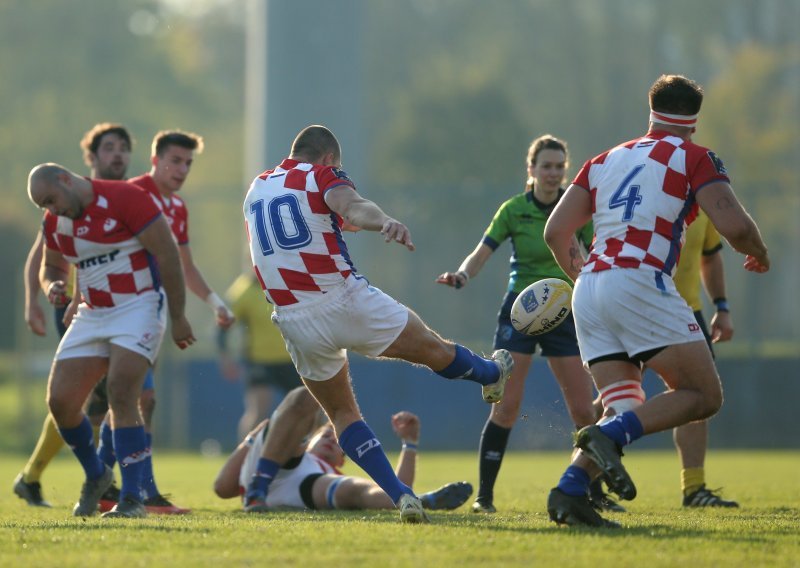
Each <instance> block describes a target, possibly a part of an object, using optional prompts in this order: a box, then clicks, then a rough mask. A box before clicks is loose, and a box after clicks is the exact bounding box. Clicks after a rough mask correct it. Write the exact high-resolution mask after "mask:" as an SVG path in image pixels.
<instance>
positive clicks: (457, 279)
mask: <svg viewBox="0 0 800 568" xmlns="http://www.w3.org/2000/svg"><path fill="white" fill-rule="evenodd" d="M436 282H437V284H445V285H447V286H452V287H453V288H455V289H456V290H458V289H459V288H463V287H464V286H465V285H466V283H467V282H469V274H467V273H466V272H464V271H463V270H459V271H458V272H445V273H443V274H440V275H439V276H438V277H437V278H436Z"/></svg>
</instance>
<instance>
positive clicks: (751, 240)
mask: <svg viewBox="0 0 800 568" xmlns="http://www.w3.org/2000/svg"><path fill="white" fill-rule="evenodd" d="M697 203H698V204H699V205H700V207H701V208H702V209H703V211H705V212H706V214H707V215H708V218H709V219H711V222H712V223H713V224H714V226H715V227H716V228H717V230H718V231H719V233H720V234H721V235H722V236H723V237H725V239H726V240H727V241H728V242H729V243H730V244H731V246H732V247H733V249H734V250H736V251H737V252H740V253H742V254H744V255H745V256H746V258H745V263H744V267H745V269H746V270H749V271H751V272H766V271H767V270H769V266H770V260H769V255H768V253H767V245H766V244H764V240H763V239H762V238H761V233H760V232H759V230H758V226H757V225H756V224H755V221H753V219H752V217H750V215H749V214H748V213H747V211H745V209H744V207H742V205H741V203H739V200H738V199H736V195H735V194H734V193H733V189H732V188H731V186H730V184H728V183H726V182H722V181H720V182H714V183H711V184H708V185H706V186H705V187H703V188H702V189H701V190H700V191H698V192H697Z"/></svg>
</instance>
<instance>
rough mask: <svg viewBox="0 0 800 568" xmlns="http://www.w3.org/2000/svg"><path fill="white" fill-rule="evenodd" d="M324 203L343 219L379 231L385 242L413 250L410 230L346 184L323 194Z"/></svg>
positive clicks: (356, 225) (368, 229)
mask: <svg viewBox="0 0 800 568" xmlns="http://www.w3.org/2000/svg"><path fill="white" fill-rule="evenodd" d="M325 203H327V204H328V207H330V208H331V210H333V211H334V212H335V213H336V214H338V215H340V216H341V217H342V218H343V219H344V221H345V222H346V223H348V224H350V225H353V226H355V227H360V228H361V229H365V230H367V231H380V233H381V234H382V235H383V237H384V239H385V240H386V242H387V243H388V242H390V241H396V242H398V243H400V244H401V245H403V246H405V247H406V248H407V249H408V250H411V251H413V250H414V248H415V247H414V243H413V242H412V241H411V232H410V231H409V230H408V227H406V226H405V225H404V224H403V223H401V222H400V221H398V220H396V219H393V218H392V217H389V216H388V215H387V214H386V213H384V212H383V210H382V209H381V208H380V207H378V205H377V204H376V203H375V202H373V201H370V200H369V199H365V198H364V197H362V196H361V195H359V194H358V192H356V191H355V190H354V189H352V188H351V187H347V186H341V187H335V188H333V189H331V190H330V191H328V192H327V193H326V194H325Z"/></svg>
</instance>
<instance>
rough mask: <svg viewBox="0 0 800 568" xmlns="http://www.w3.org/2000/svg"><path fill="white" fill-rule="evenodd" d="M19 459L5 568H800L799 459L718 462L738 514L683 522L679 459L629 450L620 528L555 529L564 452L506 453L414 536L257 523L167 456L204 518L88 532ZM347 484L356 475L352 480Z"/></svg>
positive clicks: (320, 519)
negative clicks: (550, 506)
mask: <svg viewBox="0 0 800 568" xmlns="http://www.w3.org/2000/svg"><path fill="white" fill-rule="evenodd" d="M24 459H25V458H24V456H22V455H8V454H6V455H2V456H0V480H4V481H2V485H0V487H2V488H3V490H2V491H0V566H48V567H52V566H58V567H68V566H110V565H115V566H120V565H122V566H152V567H156V566H270V565H271V566H299V565H306V566H314V565H329V566H346V567H350V566H367V565H368V566H373V567H382V566H417V567H422V566H457V565H458V566H522V565H526V566H531V565H534V566H568V567H572V566H602V565H613V566H614V567H615V568H616V567H623V566H638V567H642V566H644V567H646V568H653V567H656V566H685V567H687V568H688V567H692V568H694V567H697V566H725V567H726V568H729V567H734V566H748V567H751V566H800V475H799V474H798V470H799V469H800V452H721V451H717V452H713V453H712V454H711V456H710V459H709V460H708V463H707V466H706V467H707V472H708V476H709V481H710V482H711V485H712V486H716V485H723V486H724V488H725V491H724V494H725V495H726V496H728V497H732V498H736V499H738V500H739V501H740V502H741V504H742V508H741V509H734V510H684V509H682V508H681V507H680V499H679V487H678V463H677V458H676V457H675V454H674V453H673V452H639V453H637V452H636V451H635V450H634V451H631V453H630V455H629V456H628V457H626V464H627V466H628V468H629V470H630V472H631V474H632V475H633V477H634V479H635V480H636V482H637V485H638V488H639V497H638V498H637V499H636V500H635V501H633V502H631V503H630V504H629V512H628V513H626V514H616V515H613V516H612V517H613V518H614V519H616V520H618V521H619V522H621V523H623V525H624V528H623V529H622V530H608V529H594V530H590V529H571V528H558V527H556V526H555V525H554V524H553V523H551V522H550V521H549V520H548V518H547V513H546V512H545V510H544V503H545V499H546V495H547V491H548V490H549V489H550V487H552V486H553V485H554V483H555V482H556V480H557V479H558V476H559V474H560V473H561V471H562V469H563V467H564V465H565V461H566V459H567V453H566V452H564V453H515V454H509V455H508V456H507V457H506V461H505V462H504V464H503V470H502V472H501V475H500V480H499V482H498V487H497V491H496V497H495V503H496V505H497V506H498V509H499V513H498V514H496V515H493V516H478V515H475V514H472V513H470V512H469V511H468V509H467V507H466V506H465V507H462V508H461V509H459V510H457V511H453V512H445V513H437V512H435V513H434V514H433V515H432V517H433V522H432V524H430V525H421V526H404V525H400V524H399V522H398V517H397V513H396V512H394V511H386V512H377V511H366V512H365V511H361V512H345V511H342V512H339V511H336V512H325V513H314V512H297V513H289V512H277V513H272V514H269V515H265V516H250V515H245V514H244V513H242V512H240V508H239V504H238V502H236V501H233V500H231V501H222V500H220V499H217V498H216V497H215V496H214V495H213V494H212V492H211V483H212V480H213V478H214V476H215V474H216V471H217V469H218V467H219V466H220V465H221V463H222V460H223V458H222V457H215V458H208V457H202V456H199V455H193V454H159V455H157V458H156V473H157V477H158V480H159V485H160V487H161V489H162V490H163V491H170V492H172V493H173V496H174V500H175V501H176V502H177V503H178V504H180V505H184V506H189V507H192V508H193V509H194V511H193V513H192V514H191V515H189V516H185V517H172V518H169V517H155V516H151V517H149V518H147V519H140V520H121V519H114V520H102V519H99V518H91V519H88V520H81V519H75V518H73V517H71V516H70V511H71V506H72V504H73V502H74V500H75V499H76V497H77V495H78V491H79V487H80V483H81V480H82V475H81V471H80V469H79V466H78V464H77V461H75V460H74V459H72V458H71V456H68V455H67V454H63V455H61V456H59V458H57V459H56V461H55V462H54V463H53V464H52V465H51V467H50V469H49V470H48V471H47V472H46V473H45V477H44V479H43V487H44V494H45V497H46V498H48V499H49V500H50V501H51V502H52V503H53V505H54V508H52V509H39V508H32V507H28V506H26V505H25V504H24V503H23V502H22V501H21V500H19V499H18V498H17V497H16V496H15V495H13V493H12V492H11V484H12V480H13V478H14V476H15V475H16V474H17V473H18V472H19V471H20V469H21V468H22V465H23V463H24ZM475 462H476V459H475V456H474V455H472V454H462V453H436V454H425V453H422V454H421V456H420V464H419V467H418V475H417V482H416V484H415V487H416V488H417V489H418V490H419V491H425V490H428V489H431V488H434V487H438V486H439V485H441V484H443V483H446V482H448V481H455V480H460V479H465V480H468V481H471V482H472V483H473V484H475V482H476V477H477V473H476V467H475ZM348 472H349V473H354V474H356V473H357V472H356V470H355V469H353V468H350V469H349V470H348Z"/></svg>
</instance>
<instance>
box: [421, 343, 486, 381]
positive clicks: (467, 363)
mask: <svg viewBox="0 0 800 568" xmlns="http://www.w3.org/2000/svg"><path fill="white" fill-rule="evenodd" d="M455 347H456V357H455V359H453V362H452V363H450V364H449V365H448V366H447V367H445V368H444V369H442V370H441V371H436V374H437V375H439V376H440V377H444V378H445V379H466V380H468V381H474V382H476V383H480V384H481V385H490V384H492V383H496V382H497V379H499V378H500V369H499V368H498V367H497V364H496V363H495V362H494V361H492V360H490V359H484V358H483V357H481V356H479V355H476V354H475V353H473V352H472V351H470V350H469V349H467V348H466V347H464V346H462V345H459V344H458V343H456V345H455Z"/></svg>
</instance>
